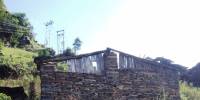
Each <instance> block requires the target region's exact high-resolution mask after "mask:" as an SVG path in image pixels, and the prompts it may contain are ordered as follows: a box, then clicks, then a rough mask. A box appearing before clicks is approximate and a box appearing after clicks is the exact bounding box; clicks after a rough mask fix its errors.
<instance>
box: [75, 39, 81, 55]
mask: <svg viewBox="0 0 200 100" xmlns="http://www.w3.org/2000/svg"><path fill="white" fill-rule="evenodd" d="M81 45H82V41H81V40H80V39H79V38H78V37H77V38H76V39H75V40H74V43H73V48H74V52H75V54H76V53H77V51H78V50H80V49H81Z"/></svg>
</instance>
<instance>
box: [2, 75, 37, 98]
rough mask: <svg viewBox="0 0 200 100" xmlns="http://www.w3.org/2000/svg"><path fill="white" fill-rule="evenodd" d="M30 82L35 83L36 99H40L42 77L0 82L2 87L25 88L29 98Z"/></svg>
mask: <svg viewBox="0 0 200 100" xmlns="http://www.w3.org/2000/svg"><path fill="white" fill-rule="evenodd" d="M30 82H34V83H35V87H34V88H35V95H36V98H40V92H41V89H40V83H41V81H40V77H39V76H37V77H33V76H31V75H30V76H23V77H21V78H19V79H16V80H12V79H6V80H0V86H1V87H21V86H22V87H23V88H24V90H25V93H26V94H27V95H28V96H29V92H30V91H29V90H30Z"/></svg>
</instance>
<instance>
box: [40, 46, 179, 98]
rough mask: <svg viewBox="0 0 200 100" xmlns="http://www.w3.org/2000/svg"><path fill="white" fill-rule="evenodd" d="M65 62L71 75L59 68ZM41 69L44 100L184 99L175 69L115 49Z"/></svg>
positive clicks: (53, 62)
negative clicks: (181, 95) (181, 97)
mask: <svg viewBox="0 0 200 100" xmlns="http://www.w3.org/2000/svg"><path fill="white" fill-rule="evenodd" d="M94 55H98V56H94ZM91 56H92V57H91ZM83 58H84V59H83ZM97 58H98V59H97ZM72 59H73V62H74V63H73V64H72V63H70V60H72ZM74 59H76V60H74ZM88 59H90V60H88ZM99 59H101V60H99ZM61 61H65V63H67V64H68V72H61V71H58V70H57V69H56V67H57V63H58V62H61ZM95 61H96V62H95ZM71 62H72V61H71ZM86 62H87V63H86ZM89 62H90V63H89ZM70 64H71V65H70ZM72 65H73V66H72ZM89 65H92V66H90V67H92V70H91V68H90V67H88V66H89ZM38 66H39V68H40V76H41V100H180V96H179V83H178V80H179V75H178V72H177V70H176V68H175V67H173V66H167V65H162V64H159V63H156V62H152V61H148V60H145V59H141V58H138V57H135V56H132V55H129V54H126V53H122V52H120V51H117V50H113V49H107V50H105V51H101V52H95V53H91V54H85V55H80V56H77V57H66V58H62V59H61V58H59V59H58V58H53V59H49V60H44V61H41V62H40V63H38ZM80 66H81V67H80ZM82 67H84V68H82ZM87 68H90V69H87ZM80 69H82V70H80ZM93 69H94V70H93Z"/></svg>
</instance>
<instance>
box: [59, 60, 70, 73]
mask: <svg viewBox="0 0 200 100" xmlns="http://www.w3.org/2000/svg"><path fill="white" fill-rule="evenodd" d="M67 68H68V66H67V64H66V63H65V62H58V63H57V70H58V71H64V72H67Z"/></svg>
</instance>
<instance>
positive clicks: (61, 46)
mask: <svg viewBox="0 0 200 100" xmlns="http://www.w3.org/2000/svg"><path fill="white" fill-rule="evenodd" d="M64 37H65V31H64V30H58V31H57V52H58V54H61V53H63V51H64V50H65V38H64Z"/></svg>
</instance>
